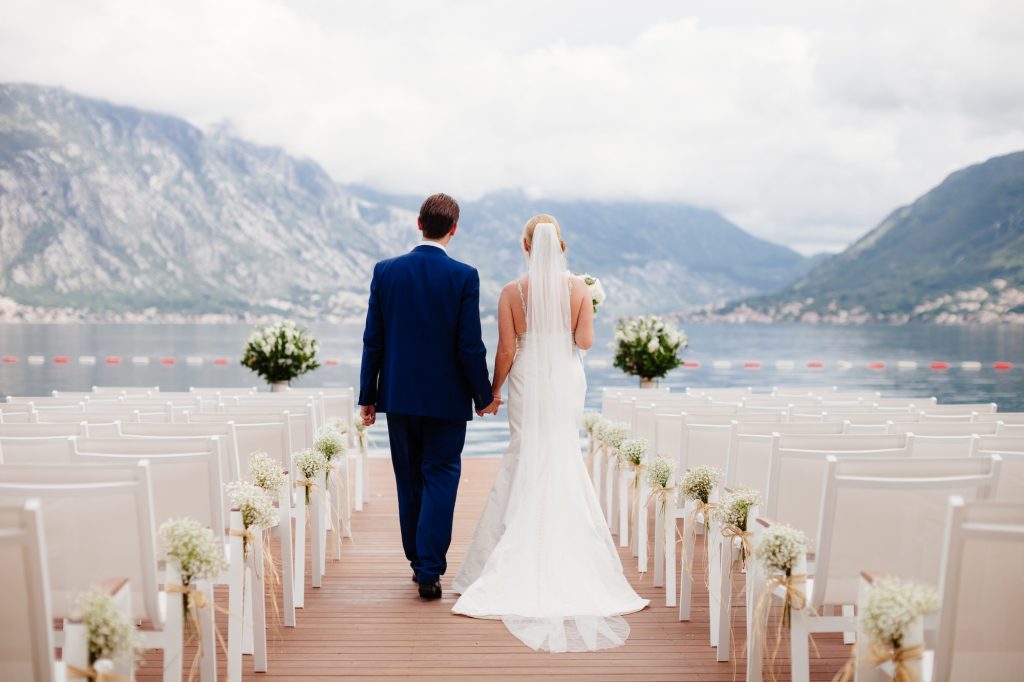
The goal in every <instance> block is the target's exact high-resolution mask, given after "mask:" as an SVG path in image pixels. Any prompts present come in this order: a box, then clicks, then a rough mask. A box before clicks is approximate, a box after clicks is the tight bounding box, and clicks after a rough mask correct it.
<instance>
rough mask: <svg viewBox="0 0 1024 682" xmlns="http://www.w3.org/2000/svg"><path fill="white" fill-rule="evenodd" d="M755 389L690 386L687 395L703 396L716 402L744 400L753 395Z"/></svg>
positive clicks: (748, 387)
mask: <svg viewBox="0 0 1024 682" xmlns="http://www.w3.org/2000/svg"><path fill="white" fill-rule="evenodd" d="M753 392H754V389H753V388H752V387H750V386H731V387H725V388H719V387H714V388H700V387H697V386H688V387H687V388H686V393H687V394H688V395H701V396H707V397H709V398H714V399H715V400H722V399H729V398H744V397H746V396H748V395H751V394H752V393H753Z"/></svg>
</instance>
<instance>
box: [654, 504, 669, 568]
mask: <svg viewBox="0 0 1024 682" xmlns="http://www.w3.org/2000/svg"><path fill="white" fill-rule="evenodd" d="M662 504H668V502H667V501H666V502H664V503H662V502H655V503H654V586H655V587H664V586H665V544H666V540H665V514H664V513H663V512H662V509H661V505H662Z"/></svg>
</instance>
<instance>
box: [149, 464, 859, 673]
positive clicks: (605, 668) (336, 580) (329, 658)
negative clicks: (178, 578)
mask: <svg viewBox="0 0 1024 682" xmlns="http://www.w3.org/2000/svg"><path fill="white" fill-rule="evenodd" d="M370 464H371V468H370V472H371V478H372V483H371V491H372V497H371V501H370V503H369V504H368V505H366V506H365V507H364V511H362V512H360V513H354V514H353V534H354V537H355V540H354V542H353V541H347V542H346V544H345V547H344V552H343V558H342V560H341V561H340V562H331V561H329V562H328V564H327V575H326V576H325V578H324V581H323V587H322V588H320V589H312V588H311V587H310V586H309V582H308V580H307V583H306V606H305V608H304V609H300V610H299V611H298V615H297V621H298V627H295V628H283V627H282V628H280V629H279V630H278V631H277V632H276V633H271V634H270V635H269V640H270V641H269V643H268V646H269V651H270V655H269V658H270V661H269V668H270V669H269V672H267V673H265V674H264V673H258V674H257V673H253V672H252V660H251V657H248V656H247V657H245V661H244V663H243V665H244V669H245V671H246V672H245V679H246V680H262V681H265V682H277V681H281V682H284V681H286V680H301V681H303V682H314V681H317V680H335V679H339V678H344V679H352V680H359V679H367V680H369V679H374V680H455V679H458V680H477V679H484V678H486V679H487V680H526V679H533V680H546V679H550V678H556V677H558V678H567V679H577V680H588V681H589V680H637V681H644V682H657V681H661V680H664V681H665V682H669V681H671V682H681V681H684V680H722V681H726V680H742V679H743V678H744V665H745V661H744V659H743V657H742V641H743V637H744V626H743V616H742V611H741V610H740V609H735V610H734V622H735V625H734V633H735V637H736V639H737V640H739V642H740V644H739V645H738V646H739V649H740V650H739V651H737V652H736V655H735V656H734V658H735V661H730V662H727V663H718V662H716V661H715V649H713V648H712V647H711V646H710V645H709V644H708V624H707V623H708V610H707V607H708V595H707V591H706V590H705V588H704V586H703V585H697V586H695V590H694V608H693V620H692V621H691V622H689V623H680V622H679V621H678V617H677V614H678V611H677V610H676V609H675V608H667V607H665V606H663V604H664V592H663V590H662V589H660V588H655V587H653V586H652V584H651V578H650V576H649V575H648V576H641V575H640V574H638V573H637V572H636V570H635V569H636V561H635V560H634V559H632V557H630V556H629V553H628V551H627V550H620V552H621V554H622V558H623V565H624V566H625V567H626V574H627V576H628V577H629V579H630V581H631V582H632V583H633V585H634V587H635V588H636V589H637V591H638V592H639V593H640V594H641V595H643V596H644V597H646V598H648V599H650V600H651V602H652V605H651V606H650V607H649V608H648V609H646V610H645V611H642V612H640V613H637V614H633V615H630V616H628V617H627V619H628V621H629V623H630V625H631V627H632V634H631V635H630V638H629V641H628V642H627V644H626V645H625V646H623V647H620V648H617V649H611V650H607V651H601V652H595V653H584V654H548V653H536V652H533V651H531V650H530V649H528V648H527V647H525V646H524V645H523V644H521V643H520V642H519V640H517V639H515V638H514V637H513V636H512V635H510V634H509V633H508V631H507V630H506V629H505V627H504V625H502V624H501V622H496V621H482V620H475V619H471V618H465V617H461V616H455V615H452V614H451V612H450V610H451V606H452V604H453V603H454V601H455V595H452V594H449V593H445V596H444V598H443V599H442V600H441V601H440V602H437V601H434V602H426V601H423V600H421V599H420V598H419V596H418V595H417V593H416V587H415V585H414V584H413V583H412V582H411V581H410V575H411V571H410V569H409V566H408V562H407V561H406V559H405V556H404V555H403V553H402V549H401V542H400V539H399V530H398V510H397V502H396V497H395V487H394V480H393V477H392V473H391V465H390V462H389V461H387V460H381V459H375V460H371V462H370ZM498 464H499V460H498V459H495V458H466V459H464V461H463V477H462V485H461V487H460V490H459V499H458V506H457V508H456V517H455V530H454V538H453V542H452V548H451V551H450V552H449V555H448V557H449V575H450V576H451V575H454V573H455V571H456V570H457V568H458V565H459V562H460V561H461V559H462V555H463V552H464V551H465V548H466V546H467V545H468V543H469V539H470V536H471V534H472V532H473V528H474V525H475V523H476V519H477V516H478V514H479V513H480V510H481V509H482V507H483V503H484V500H485V498H486V496H487V493H488V491H489V489H490V485H491V480H492V478H493V476H494V474H495V473H496V471H497V469H498ZM307 547H308V544H307ZM697 570H701V569H700V567H699V566H697V567H695V572H696V571H697ZM698 582H699V581H698ZM442 585H443V586H445V587H447V583H446V582H445V581H442ZM738 588H739V585H738V584H737V592H738ZM223 596H224V595H221V594H219V595H218V601H223ZM268 612H270V610H269V609H268ZM219 620H221V621H222V622H221V628H222V631H223V628H224V625H225V624H224V623H223V616H221V617H220V618H219ZM815 641H816V644H817V646H818V649H819V653H820V657H819V658H814V655H813V650H812V660H811V673H812V679H814V680H831V679H832V677H833V675H834V674H835V673H836V671H837V670H838V669H839V668H840V667H841V665H842V664H843V663H844V662H845V661H846V659H847V657H848V656H849V648H848V647H845V646H843V645H842V641H841V638H840V637H839V636H838V635H837V636H820V635H819V636H817V637H816V638H815ZM787 651H788V644H787V643H786V642H784V643H783V646H782V648H781V650H780V652H779V660H778V663H777V671H778V679H779V680H786V679H789V675H788V667H789V666H788V662H787V661H786V652H787ZM186 658H187V659H188V660H190V659H191V657H190V656H186ZM219 662H220V663H221V669H222V670H223V656H221V657H220V661H219ZM159 669H160V666H159V655H158V654H157V655H152V654H151V655H149V656H147V657H146V660H145V661H144V662H143V664H142V667H141V668H140V670H139V672H138V679H140V680H157V679H159V674H158V671H159ZM765 673H766V676H765V678H766V679H769V678H768V675H767V669H766V671H765Z"/></svg>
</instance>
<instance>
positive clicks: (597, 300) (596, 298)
mask: <svg viewBox="0 0 1024 682" xmlns="http://www.w3.org/2000/svg"><path fill="white" fill-rule="evenodd" d="M573 274H574V275H576V276H577V277H580V278H582V279H583V283H584V284H586V285H587V289H589V290H590V302H591V303H592V304H593V305H594V312H595V313H596V312H597V309H598V308H599V307H600V306H601V305H602V304H603V303H604V302H605V299H606V298H607V295H606V294H605V293H604V286H602V285H601V280H599V279H598V278H597V277H594V276H593V275H591V274H590V273H589V272H574V273H573Z"/></svg>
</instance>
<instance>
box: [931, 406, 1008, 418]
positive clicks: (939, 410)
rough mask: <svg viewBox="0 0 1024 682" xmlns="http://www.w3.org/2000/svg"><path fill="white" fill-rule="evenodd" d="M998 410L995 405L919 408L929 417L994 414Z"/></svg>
mask: <svg viewBox="0 0 1024 682" xmlns="http://www.w3.org/2000/svg"><path fill="white" fill-rule="evenodd" d="M998 409H999V406H998V405H996V404H995V403H959V404H958V403H943V404H941V405H925V406H923V407H921V408H919V411H920V412H922V413H924V414H926V415H929V416H931V415H943V414H970V413H972V412H978V413H995V412H996V411H997V410H998Z"/></svg>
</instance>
